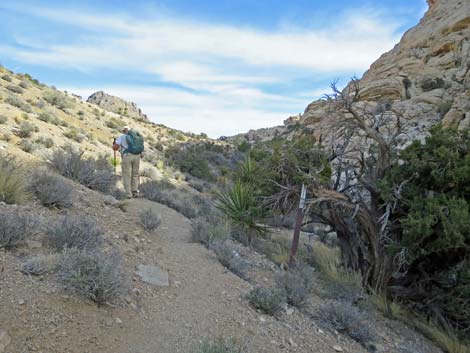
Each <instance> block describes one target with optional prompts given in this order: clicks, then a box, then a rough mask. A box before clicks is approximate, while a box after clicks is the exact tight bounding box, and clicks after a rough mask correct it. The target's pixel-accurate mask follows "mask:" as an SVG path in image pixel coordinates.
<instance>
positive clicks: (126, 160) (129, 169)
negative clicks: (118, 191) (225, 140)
mask: <svg viewBox="0 0 470 353" xmlns="http://www.w3.org/2000/svg"><path fill="white" fill-rule="evenodd" d="M139 164H140V154H131V153H126V154H123V155H122V163H121V167H122V183H123V184H124V190H125V191H126V194H127V196H132V194H136V193H137V192H138V191H139Z"/></svg>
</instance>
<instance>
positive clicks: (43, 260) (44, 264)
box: [21, 254, 59, 276]
mask: <svg viewBox="0 0 470 353" xmlns="http://www.w3.org/2000/svg"><path fill="white" fill-rule="evenodd" d="M58 260H59V257H58V256H57V254H51V255H37V256H33V257H30V258H28V259H27V260H26V261H24V262H23V263H22V264H21V272H22V273H24V274H27V275H33V276H40V275H44V274H47V273H52V272H54V270H55V268H56V266H57V262H58Z"/></svg>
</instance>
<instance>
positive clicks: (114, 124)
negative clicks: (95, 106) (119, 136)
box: [106, 118, 124, 130]
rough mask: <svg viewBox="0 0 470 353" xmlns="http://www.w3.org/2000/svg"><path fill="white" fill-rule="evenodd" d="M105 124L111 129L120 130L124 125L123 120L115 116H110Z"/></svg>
mask: <svg viewBox="0 0 470 353" xmlns="http://www.w3.org/2000/svg"><path fill="white" fill-rule="evenodd" d="M106 126H107V127H109V128H110V129H113V130H121V129H122V127H123V126H124V121H123V120H121V119H117V118H111V119H109V120H108V121H107V122H106Z"/></svg>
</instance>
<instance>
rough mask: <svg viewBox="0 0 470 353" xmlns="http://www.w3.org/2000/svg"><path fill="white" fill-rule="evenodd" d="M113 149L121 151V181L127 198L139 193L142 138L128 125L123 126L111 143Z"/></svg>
mask: <svg viewBox="0 0 470 353" xmlns="http://www.w3.org/2000/svg"><path fill="white" fill-rule="evenodd" d="M113 149H114V150H115V151H117V150H120V152H121V158H122V161H121V167H122V183H123V184H124V190H125V192H126V196H127V198H132V197H137V196H138V195H139V166H140V158H141V157H142V153H143V152H144V138H143V136H142V135H141V134H140V133H139V132H138V131H135V130H131V129H130V128H129V126H124V127H123V129H122V135H120V136H119V137H118V138H117V139H116V140H115V142H114V144H113Z"/></svg>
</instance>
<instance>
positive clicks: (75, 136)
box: [64, 129, 85, 143]
mask: <svg viewBox="0 0 470 353" xmlns="http://www.w3.org/2000/svg"><path fill="white" fill-rule="evenodd" d="M64 136H65V137H67V138H69V139H71V140H74V141H76V142H78V143H81V142H83V140H84V139H85V135H84V134H82V133H81V132H80V131H78V130H77V129H69V130H67V131H66V132H64Z"/></svg>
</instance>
